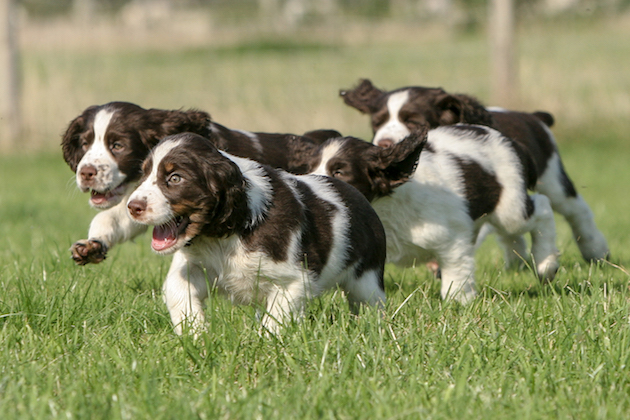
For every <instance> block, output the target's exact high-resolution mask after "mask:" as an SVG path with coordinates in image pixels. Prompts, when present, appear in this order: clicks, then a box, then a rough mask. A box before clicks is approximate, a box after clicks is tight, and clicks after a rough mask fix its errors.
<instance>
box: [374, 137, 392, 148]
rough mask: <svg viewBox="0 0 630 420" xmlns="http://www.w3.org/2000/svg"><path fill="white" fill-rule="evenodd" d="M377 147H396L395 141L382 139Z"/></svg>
mask: <svg viewBox="0 0 630 420" xmlns="http://www.w3.org/2000/svg"><path fill="white" fill-rule="evenodd" d="M376 145H377V146H379V147H385V148H388V147H392V146H393V145H394V140H392V139H381V140H379V141H378V143H376Z"/></svg>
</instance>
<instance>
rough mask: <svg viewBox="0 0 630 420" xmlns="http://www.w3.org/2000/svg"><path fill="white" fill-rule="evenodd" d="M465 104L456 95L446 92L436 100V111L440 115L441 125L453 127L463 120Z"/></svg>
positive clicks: (439, 121)
mask: <svg viewBox="0 0 630 420" xmlns="http://www.w3.org/2000/svg"><path fill="white" fill-rule="evenodd" d="M462 107H463V104H462V102H461V101H460V100H459V98H458V97H457V96H455V95H451V94H449V93H446V92H444V93H443V94H441V95H438V96H437V97H436V98H435V109H436V111H437V115H438V124H439V125H452V124H457V123H460V122H465V121H464V120H463V117H464V115H463V112H462Z"/></svg>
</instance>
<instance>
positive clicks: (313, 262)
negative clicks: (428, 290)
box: [127, 133, 385, 334]
mask: <svg viewBox="0 0 630 420" xmlns="http://www.w3.org/2000/svg"><path fill="white" fill-rule="evenodd" d="M143 172H144V175H143V177H142V179H141V181H140V185H139V187H138V188H137V189H136V190H135V191H134V192H133V193H132V194H131V196H130V197H129V200H128V201H127V208H128V211H129V215H130V216H131V218H132V219H133V220H135V221H136V222H138V223H141V224H144V225H153V226H154V229H153V237H152V241H151V247H152V248H153V250H154V251H155V252H157V253H159V254H174V256H173V263H172V265H171V268H170V270H169V273H168V275H167V277H166V281H165V283H164V288H163V291H164V299H165V302H166V305H167V307H168V310H169V313H170V315H171V320H172V321H173V324H174V326H175V331H176V332H177V333H178V334H181V333H182V331H183V329H182V327H183V324H184V323H186V322H187V323H188V325H190V326H191V327H192V328H193V330H195V331H196V330H198V329H199V327H200V326H201V325H202V323H203V310H202V304H203V300H204V299H205V298H206V297H207V296H208V292H209V290H208V287H209V286H212V287H216V288H217V290H218V291H219V292H220V293H222V294H224V295H226V296H227V297H229V298H230V299H231V300H232V301H233V302H235V303H238V304H253V305H260V306H261V307H264V308H266V312H265V315H264V316H263V319H262V322H263V326H264V327H266V328H267V329H268V330H269V331H271V332H274V333H275V332H277V331H278V329H279V327H280V326H281V325H283V324H285V323H286V321H287V320H290V319H291V318H293V317H294V316H295V315H299V314H300V313H301V312H302V310H303V308H304V306H305V304H306V302H307V301H308V299H310V298H312V297H316V296H319V295H321V294H322V293H323V292H325V291H326V290H330V289H332V288H335V287H340V288H341V289H342V290H343V291H344V292H345V293H346V296H347V298H348V301H349V303H350V305H351V308H353V309H354V310H356V309H357V308H358V307H359V306H360V305H361V304H368V305H375V306H382V305H383V304H384V302H385V293H384V289H383V267H384V263H385V233H384V230H383V227H382V225H381V223H380V220H379V218H378V216H377V215H376V213H375V212H374V210H373V209H372V207H371V206H370V204H369V203H368V201H367V200H366V199H365V197H363V196H362V195H361V194H360V193H359V192H358V191H357V190H356V189H354V188H353V187H351V186H350V185H348V184H346V183H344V182H342V181H339V180H336V179H333V178H329V177H325V176H318V175H303V176H296V175H291V174H289V173H287V172H284V171H282V170H276V169H273V168H271V167H269V166H266V165H262V164H260V163H257V162H255V161H252V160H249V159H245V158H239V157H236V156H233V155H230V154H228V153H226V152H223V151H220V150H218V149H217V148H216V147H215V146H214V145H213V144H212V143H211V142H210V141H208V140H206V139H205V138H203V137H201V136H198V135H195V134H192V133H184V134H178V135H174V136H169V137H167V138H165V139H164V140H162V142H160V144H159V145H158V146H157V147H156V148H155V149H154V150H153V151H152V152H151V154H150V155H149V157H148V158H147V160H146V161H145V162H144V166H143Z"/></svg>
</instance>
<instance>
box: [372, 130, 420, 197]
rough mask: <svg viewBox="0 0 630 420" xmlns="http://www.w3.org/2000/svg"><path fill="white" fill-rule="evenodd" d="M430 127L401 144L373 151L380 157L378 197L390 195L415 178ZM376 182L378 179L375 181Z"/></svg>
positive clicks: (376, 148) (410, 135) (417, 132)
mask: <svg viewBox="0 0 630 420" xmlns="http://www.w3.org/2000/svg"><path fill="white" fill-rule="evenodd" d="M428 131H429V128H428V126H425V127H423V128H420V129H419V130H417V131H414V132H413V133H411V134H409V135H408V136H407V137H405V138H404V139H403V140H402V141H400V142H399V143H396V144H395V145H393V146H391V147H388V148H382V147H375V148H373V149H371V150H373V151H374V153H377V154H378V155H379V161H380V162H379V166H380V172H381V174H382V175H381V176H380V177H379V178H380V180H379V181H377V183H378V184H379V185H375V188H376V189H377V191H378V192H377V195H378V196H383V195H388V194H390V193H391V192H392V191H393V189H394V188H396V187H399V186H401V185H402V184H404V183H405V182H407V181H409V179H411V177H413V174H414V172H415V171H416V167H417V166H418V161H419V160H420V153H422V149H423V148H424V146H425V144H426V143H427V133H428ZM375 180H376V179H375Z"/></svg>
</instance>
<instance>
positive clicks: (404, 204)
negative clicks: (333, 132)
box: [310, 125, 558, 303]
mask: <svg viewBox="0 0 630 420" xmlns="http://www.w3.org/2000/svg"><path fill="white" fill-rule="evenodd" d="M317 149H318V152H317V153H314V154H313V157H312V161H311V164H310V167H311V172H312V173H316V174H325V175H329V176H332V177H335V178H337V179H340V180H343V181H345V182H348V183H349V184H350V185H352V186H354V187H356V188H357V189H358V190H359V191H361V192H362V193H363V194H364V195H365V197H366V198H368V200H370V201H371V203H372V206H373V207H374V209H375V210H376V213H377V214H378V215H379V217H380V219H381V221H382V223H383V226H384V227H385V233H386V236H387V260H388V261H389V262H393V263H396V264H399V265H403V266H409V265H412V264H414V263H416V262H424V261H428V260H430V259H432V258H436V259H437V261H438V263H439V265H440V268H441V271H442V287H441V294H442V297H443V298H454V299H456V300H458V301H460V302H462V303H466V302H468V301H470V300H471V299H472V298H473V297H474V296H475V295H476V290H475V259H474V253H475V246H474V244H475V238H476V236H477V234H478V232H479V228H480V227H481V226H482V225H483V224H484V223H490V224H491V225H492V226H493V227H494V228H495V229H496V230H497V232H498V234H499V237H500V239H501V241H502V242H503V245H504V246H505V251H506V252H505V257H506V262H507V264H508V265H513V264H515V263H518V262H520V261H521V260H522V259H523V258H526V257H527V256H528V255H529V254H528V252H527V249H526V247H525V243H524V242H522V241H519V240H517V238H520V237H521V235H522V234H524V233H530V234H531V237H532V248H531V254H532V256H533V260H534V267H535V268H536V271H537V273H538V276H539V277H540V279H541V280H545V281H546V280H551V279H552V278H553V277H554V275H555V273H556V271H557V269H558V250H557V248H556V245H555V235H556V233H555V224H554V218H553V212H552V210H551V206H550V204H549V200H548V199H547V197H545V196H544V195H540V194H534V195H531V196H530V195H528V193H527V187H528V185H529V182H530V181H531V180H529V179H527V177H526V174H527V170H526V168H527V166H528V165H530V164H531V161H530V159H529V156H528V155H527V154H526V153H523V151H522V150H520V148H519V147H518V145H517V144H515V143H514V142H513V141H511V140H510V139H508V138H506V137H505V136H503V135H501V133H499V132H498V131H496V130H493V129H491V128H488V127H482V126H475V125H454V126H446V127H438V128H436V129H433V130H430V131H428V133H427V130H426V128H425V129H424V130H421V131H415V132H413V133H411V134H410V135H409V136H407V137H406V138H404V139H403V140H402V141H400V142H398V143H395V144H393V145H392V146H391V147H389V148H382V147H378V146H375V145H373V144H371V143H368V142H365V141H362V140H359V139H356V138H352V137H344V138H338V139H330V140H328V141H327V142H325V143H323V144H322V145H320V146H318V147H317ZM421 152H422V156H420V153H421ZM418 159H419V162H418ZM416 165H417V169H416Z"/></svg>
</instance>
